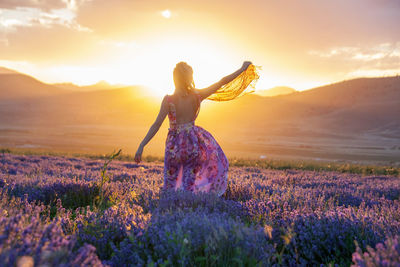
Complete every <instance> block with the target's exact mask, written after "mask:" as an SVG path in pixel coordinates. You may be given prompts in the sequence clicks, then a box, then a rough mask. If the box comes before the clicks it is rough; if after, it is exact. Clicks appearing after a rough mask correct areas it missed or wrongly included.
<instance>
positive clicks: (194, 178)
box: [164, 93, 229, 196]
mask: <svg viewBox="0 0 400 267" xmlns="http://www.w3.org/2000/svg"><path fill="white" fill-rule="evenodd" d="M196 95H197V99H198V105H199V108H200V102H201V98H200V95H199V94H197V93H196ZM166 97H167V100H168V103H169V112H168V118H169V122H170V128H169V130H168V136H167V140H166V144H165V157H164V189H175V190H176V189H178V188H179V189H183V190H189V191H192V192H200V191H202V192H215V193H216V194H217V195H219V196H221V195H222V194H223V193H224V192H225V190H226V187H227V178H228V166H229V164H228V159H227V158H226V156H225V154H224V152H223V151H222V149H221V147H220V146H219V144H218V143H217V141H216V140H215V139H214V137H213V136H212V135H211V134H210V133H209V132H207V131H206V130H204V129H203V128H201V127H199V126H196V125H195V124H194V121H195V119H196V117H197V114H196V116H195V118H194V119H193V121H191V122H188V123H184V124H177V123H176V109H175V105H174V104H173V103H172V101H171V99H170V96H169V95H167V96H166ZM197 113H198V112H197Z"/></svg>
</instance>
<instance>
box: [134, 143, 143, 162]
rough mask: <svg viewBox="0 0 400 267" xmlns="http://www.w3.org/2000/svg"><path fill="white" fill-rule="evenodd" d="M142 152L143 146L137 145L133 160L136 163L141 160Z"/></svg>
mask: <svg viewBox="0 0 400 267" xmlns="http://www.w3.org/2000/svg"><path fill="white" fill-rule="evenodd" d="M142 154H143V147H142V146H139V147H138V149H137V151H136V154H135V162H136V163H139V162H141V161H142Z"/></svg>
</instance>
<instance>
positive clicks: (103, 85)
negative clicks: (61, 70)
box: [53, 81, 126, 92]
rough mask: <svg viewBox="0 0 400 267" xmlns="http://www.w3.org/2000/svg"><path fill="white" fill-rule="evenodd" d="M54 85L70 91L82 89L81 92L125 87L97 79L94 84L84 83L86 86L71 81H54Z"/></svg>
mask: <svg viewBox="0 0 400 267" xmlns="http://www.w3.org/2000/svg"><path fill="white" fill-rule="evenodd" d="M53 85H54V86H56V87H59V88H62V89H67V90H70V91H82V92H88V91H97V90H107V89H116V88H123V87H126V85H119V84H117V85H111V84H109V83H108V82H106V81H99V82H98V83H96V84H92V85H86V86H79V85H76V84H73V83H55V84H53Z"/></svg>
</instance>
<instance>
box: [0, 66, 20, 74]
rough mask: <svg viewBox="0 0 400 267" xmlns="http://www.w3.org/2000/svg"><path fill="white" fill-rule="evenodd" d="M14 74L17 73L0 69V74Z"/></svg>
mask: <svg viewBox="0 0 400 267" xmlns="http://www.w3.org/2000/svg"><path fill="white" fill-rule="evenodd" d="M16 73H18V72H16V71H15V70H11V69H7V68H3V67H0V74H16Z"/></svg>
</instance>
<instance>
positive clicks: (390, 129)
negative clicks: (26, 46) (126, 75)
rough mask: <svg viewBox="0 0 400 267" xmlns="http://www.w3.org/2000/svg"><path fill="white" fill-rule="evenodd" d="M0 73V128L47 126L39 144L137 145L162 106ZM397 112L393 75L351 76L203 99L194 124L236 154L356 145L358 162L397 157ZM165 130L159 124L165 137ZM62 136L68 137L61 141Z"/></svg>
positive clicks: (135, 94)
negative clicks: (234, 96)
mask: <svg viewBox="0 0 400 267" xmlns="http://www.w3.org/2000/svg"><path fill="white" fill-rule="evenodd" d="M0 71H2V72H5V73H3V74H1V73H0V125H1V126H2V127H3V128H5V129H21V128H24V129H25V128H28V129H29V131H31V129H46V130H42V131H43V133H42V134H40V135H39V134H38V135H37V139H35V140H39V141H37V142H39V143H40V142H42V143H43V144H44V145H45V144H46V142H49V141H48V140H49V139H46V138H47V137H48V136H47V135H49V134H50V133H53V137H52V138H53V139H52V140H54V141H53V142H54V143H58V142H60V141H59V140H63V142H67V141H68V142H78V144H79V145H78V148H79V147H81V146H82V145H83V146H84V145H85V144H89V143H90V142H92V147H97V146H101V145H102V144H103V143H104V142H105V141H104V140H105V139H107V138H109V139H108V140H111V136H114V137H113V138H115V139H112V140H113V141H109V142H110V143H109V145H110V146H112V145H115V144H116V143H118V142H121V144H126V143H127V142H128V143H130V144H131V146H136V144H134V142H136V141H137V140H138V139H139V138H143V136H144V135H145V133H146V131H147V130H148V128H149V126H150V125H151V123H152V122H154V120H155V117H156V115H157V113H158V111H159V108H160V103H161V97H158V98H154V97H149V96H148V94H146V93H148V91H146V90H147V89H146V88H143V87H140V86H126V87H121V88H110V85H109V84H106V83H99V84H96V85H93V86H89V87H90V88H80V87H79V88H72V87H73V86H75V85H71V84H68V85H66V84H64V85H57V86H55V85H49V84H45V83H42V82H40V81H38V80H36V79H34V78H32V77H30V76H27V75H24V74H19V73H15V72H12V71H11V73H10V70H7V71H5V70H3V69H0ZM60 87H61V88H60ZM284 90H286V89H284ZM284 90H278V89H276V90H275V92H283V91H284ZM289 91H291V90H290V89H288V90H286V92H289ZM399 114H400V77H399V76H397V77H385V78H359V79H353V80H348V81H342V82H338V83H334V84H330V85H326V86H321V87H317V88H313V89H309V90H305V91H295V92H291V93H289V94H286V95H275V96H274V97H265V96H260V95H257V94H249V95H246V96H243V97H241V98H238V99H236V100H234V101H227V102H213V101H204V102H203V103H202V106H201V112H200V114H199V117H198V120H197V121H196V124H198V125H201V126H204V127H205V128H206V129H207V130H209V131H210V132H212V133H213V134H215V136H216V137H217V138H220V139H219V140H221V141H222V144H223V145H224V147H226V148H229V150H230V151H235V152H236V153H237V154H239V155H241V153H242V152H243V151H250V152H251V153H255V152H254V151H257V153H266V152H265V151H267V152H268V153H272V152H273V151H278V152H279V153H283V152H281V151H282V149H284V150H285V149H286V150H287V151H290V152H288V153H303V152H304V151H305V150H307V149H308V150H309V151H311V150H312V152H313V153H314V154H313V156H318V157H322V154H323V153H325V152H321V151H328V152H329V153H333V152H335V151H336V150H337V151H336V152H335V153H338V154H337V155H339V156H337V157H338V158H340V157H341V156H340V155H342V154H343V153H344V154H345V153H347V152H348V151H349V147H350V148H351V149H353V147H356V149H358V152H357V153H358V154H359V155H361V156H359V157H364V155H365V151H366V150H365V149H372V150H371V151H373V153H375V158H378V157H380V155H387V153H389V152H390V153H392V154H393V155H394V156H393V157H397V155H400V154H399V153H400V146H399V145H398V144H399V142H400V116H399ZM167 127H168V123H164V125H163V128H162V129H163V130H162V131H164V133H165V131H166V128H167ZM127 129H129V131H128V130H127ZM1 131H2V130H1V128H0V144H1V142H2V141H1V140H14V141H12V142H16V141H15V138H17V137H16V136H17V135H16V134H15V133H14V132H13V133H14V134H12V135H10V136H9V135H8V134H7V133H8V132H4V133H3V134H4V135H3V136H5V137H2V135H1V133H2V132H1ZM4 131H6V130H4ZM7 131H11V130H7ZM12 131H16V130H12ZM35 131H36V130H35ZM37 131H39V130H37ZM55 131H59V132H57V135H54V133H55ZM67 132H69V133H68V134H69V135H71V136H72V137H71V136H70V138H72V139H65V138H64V135H66V134H67ZM17 133H18V134H19V132H17ZM21 136H22V137H19V138H25V139H24V140H28V141H29V140H32V138H33V137H32V133H31V132H27V134H26V136H25V135H23V134H22V133H21ZM56 136H58V137H56ZM95 136H96V138H94V137H95ZM122 136H125V137H122ZM2 138H3V139H2ZM4 138H8V139H4ZM93 138H94V139H93ZM124 138H126V139H124ZM135 140H136V141H135ZM156 140H158V141H156V142H155V143H154V145H153V152H154V151H159V150H157V149H159V148H160V147H162V145H163V143H164V142H165V136H161V135H160V136H158V137H157V138H156ZM7 142H11V141H7ZM21 142H22V141H21ZM29 142H30V141H29ZM157 142H158V143H157ZM155 144H158V145H155ZM300 144H301V145H302V147H300V148H298V146H299V145H300ZM66 147H68V148H69V147H70V145H69V144H68V145H66ZM150 147H151V146H150ZM304 147H306V148H307V149H305V148H304ZM397 147H398V148H397ZM71 149H72V148H71ZM288 149H289V150H288ZM293 149H297V150H296V151H294V150H293ZM286 150H285V151H286ZM299 151H300V152H299ZM346 151H347V152H346ZM360 151H361V152H360ZM388 151H389V152H388ZM250 152H249V153H250ZM310 153H311V152H310ZM321 153H322V154H321ZM340 153H342V154H340ZM371 153H372V152H371ZM385 153H386V154H385ZM396 153H398V154H396ZM391 157H392V156H391ZM393 157H392V158H393Z"/></svg>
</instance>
